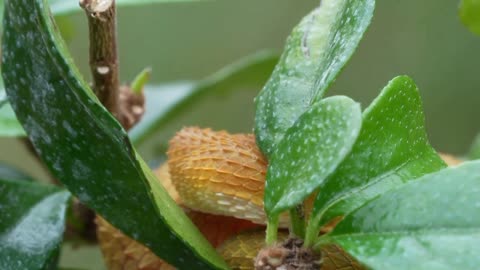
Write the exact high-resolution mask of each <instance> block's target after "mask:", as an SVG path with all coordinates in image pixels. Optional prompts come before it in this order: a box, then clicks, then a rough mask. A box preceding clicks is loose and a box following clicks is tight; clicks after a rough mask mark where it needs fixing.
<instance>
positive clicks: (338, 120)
mask: <svg viewBox="0 0 480 270" xmlns="http://www.w3.org/2000/svg"><path fill="white" fill-rule="evenodd" d="M361 114H362V113H361V109H360V105H359V104H358V103H356V102H354V101H353V100H351V99H349V98H347V97H343V96H335V97H330V98H326V99H324V100H321V101H320V102H317V103H316V104H314V105H313V106H312V107H310V109H308V110H307V111H306V112H305V113H304V114H303V115H302V116H301V117H300V118H299V119H298V121H297V122H296V123H295V124H294V125H293V126H292V127H291V128H290V129H289V130H288V131H287V133H286V134H285V137H284V138H283V140H282V141H281V142H280V144H279V145H278V150H277V151H276V152H275V153H274V154H273V156H272V158H271V160H270V164H269V167H268V171H267V178H266V185H265V198H264V201H265V211H266V212H267V214H268V216H269V219H274V218H275V217H276V216H278V215H279V214H280V213H281V212H282V211H285V210H288V209H290V208H292V207H294V206H295V205H297V204H299V203H301V202H302V201H303V200H304V199H305V198H306V197H307V196H308V195H310V194H311V193H312V192H313V191H314V190H315V189H316V188H317V187H318V186H319V185H320V184H321V183H322V182H323V181H324V180H325V178H326V177H327V176H328V175H330V174H331V173H332V172H333V171H334V170H335V169H336V167H337V166H338V164H340V163H341V162H342V160H343V159H344V158H345V156H346V155H347V154H348V153H349V152H350V150H351V148H352V146H353V144H354V143H355V140H356V139H357V136H358V133H359V132H360V128H361V125H362V122H361V121H362V120H361Z"/></svg>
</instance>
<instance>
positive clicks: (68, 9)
mask: <svg viewBox="0 0 480 270" xmlns="http://www.w3.org/2000/svg"><path fill="white" fill-rule="evenodd" d="M201 1H211V0H116V1H115V2H116V4H117V6H139V5H149V4H162V3H163V4H164V3H181V2H201ZM49 3H50V5H51V9H52V11H53V13H54V14H55V15H64V14H69V13H73V12H79V11H82V9H81V8H80V6H79V5H78V1H73V0H72V1H66V0H49Z"/></svg>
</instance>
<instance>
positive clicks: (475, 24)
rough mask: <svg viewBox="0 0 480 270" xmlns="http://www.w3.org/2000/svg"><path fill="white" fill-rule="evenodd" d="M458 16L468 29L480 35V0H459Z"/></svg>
mask: <svg viewBox="0 0 480 270" xmlns="http://www.w3.org/2000/svg"><path fill="white" fill-rule="evenodd" d="M459 16H460V19H461V20H462V22H463V24H465V26H467V27H468V29H470V31H472V32H473V33H475V34H477V35H480V0H461V1H460V7H459Z"/></svg>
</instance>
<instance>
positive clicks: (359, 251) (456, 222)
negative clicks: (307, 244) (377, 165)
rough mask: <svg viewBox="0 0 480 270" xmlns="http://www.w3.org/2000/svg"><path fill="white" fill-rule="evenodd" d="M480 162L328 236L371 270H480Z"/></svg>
mask: <svg viewBox="0 0 480 270" xmlns="http://www.w3.org/2000/svg"><path fill="white" fill-rule="evenodd" d="M479 194H480V162H479V161H475V162H469V163H465V164H463V165H460V166H459V167H456V168H449V169H444V170H442V171H439V172H436V173H432V174H429V175H426V176H423V177H421V178H420V179H418V180H417V181H413V182H410V183H408V184H405V185H404V186H402V187H400V188H397V189H394V190H392V191H389V192H387V193H384V194H383V195H381V196H380V197H379V198H377V199H375V200H373V201H371V202H368V203H367V204H365V205H363V206H362V207H360V208H359V209H357V210H356V211H355V212H353V213H351V214H349V215H347V217H345V219H344V220H343V221H342V222H341V223H340V224H338V226H337V227H336V228H335V230H334V231H333V232H332V233H331V234H330V235H329V236H328V237H329V238H330V239H331V240H333V241H335V242H336V243H338V244H340V245H342V246H343V247H344V248H345V249H346V250H347V251H348V252H349V253H350V254H352V255H353V256H355V257H356V258H357V259H359V260H360V261H361V262H362V263H364V264H365V265H367V266H368V267H370V268H371V269H392V270H396V269H398V270H400V269H418V270H430V269H477V268H478V265H480V257H479V256H478V254H479V252H480V245H479V244H478V243H479V241H480V215H479V212H480V201H479Z"/></svg>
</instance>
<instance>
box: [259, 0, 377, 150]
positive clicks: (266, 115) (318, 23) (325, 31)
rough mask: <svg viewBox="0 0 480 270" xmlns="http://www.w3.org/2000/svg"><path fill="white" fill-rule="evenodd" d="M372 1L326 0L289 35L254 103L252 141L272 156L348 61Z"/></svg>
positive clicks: (367, 22) (371, 8)
mask: <svg viewBox="0 0 480 270" xmlns="http://www.w3.org/2000/svg"><path fill="white" fill-rule="evenodd" d="M374 6H375V1H374V0H361V1H359V0H342V1H339V0H326V1H322V2H321V5H320V7H319V8H317V9H315V10H314V11H312V12H311V13H310V14H309V15H307V16H306V17H305V18H303V20H302V21H301V22H300V24H299V25H297V27H296V28H295V29H294V30H293V32H292V33H291V34H290V37H289V38H288V40H287V43H286V46H285V49H284V52H283V54H282V57H281V59H280V62H279V63H278V64H277V66H276V68H275V70H274V72H273V74H272V76H271V77H270V80H269V81H268V82H267V84H266V85H265V87H264V88H263V90H262V91H261V92H260V94H259V95H258V96H257V98H256V116H255V135H256V137H257V141H258V144H259V147H260V149H262V151H263V152H264V154H266V155H267V156H270V155H271V154H272V153H273V152H274V151H275V150H276V148H277V145H278V143H279V142H280V141H281V139H282V137H283V135H284V134H285V132H286V131H287V129H288V128H290V127H291V126H292V125H293V123H294V122H295V121H296V120H297V119H298V117H300V115H302V114H303V112H305V111H306V110H307V109H308V108H309V107H310V106H312V104H313V103H314V102H315V101H318V100H320V99H321V98H322V96H323V94H324V93H325V91H326V90H327V88H328V87H329V85H330V84H331V83H332V82H333V80H334V79H335V78H336V76H337V75H338V73H339V72H340V70H341V69H342V68H343V66H344V65H345V64H346V62H347V61H348V59H349V58H350V57H351V55H352V54H353V52H354V51H355V48H356V47H357V45H358V43H359V42H360V39H361V38H362V36H363V33H364V32H365V30H366V29H367V27H368V25H369V24H370V20H371V18H372V15H373V10H374Z"/></svg>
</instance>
